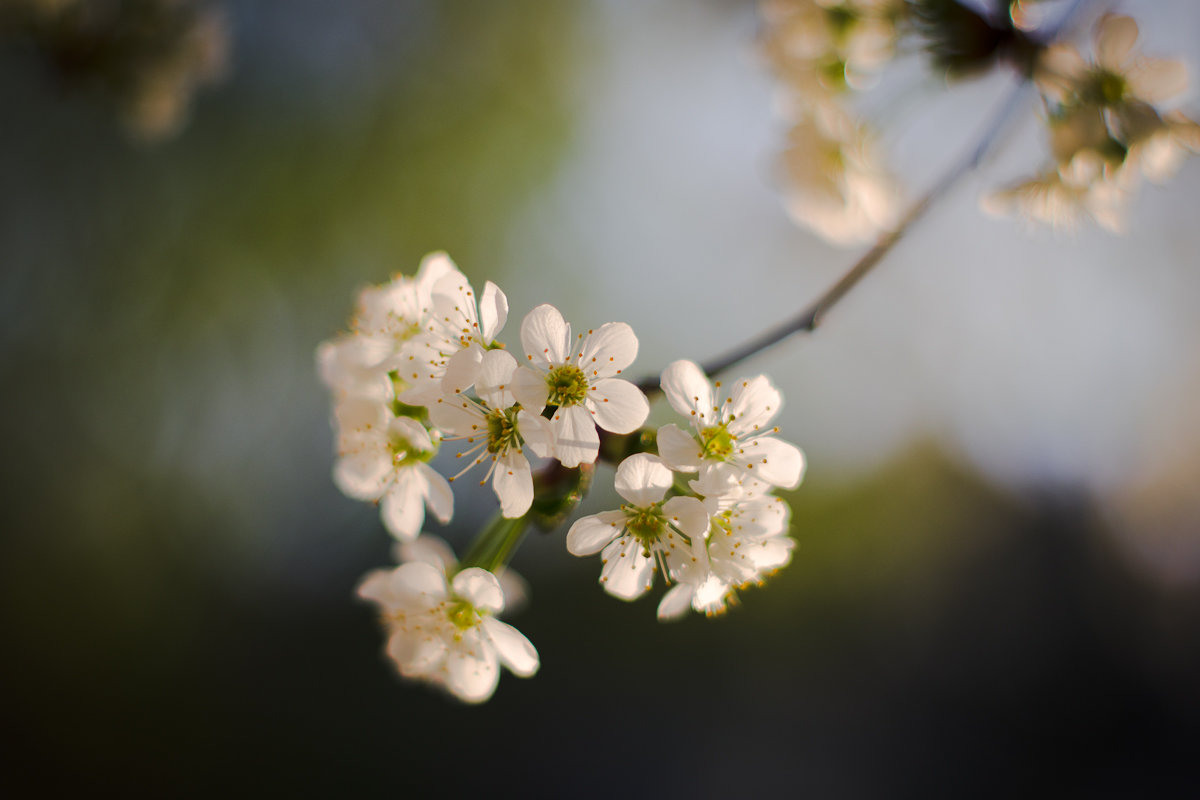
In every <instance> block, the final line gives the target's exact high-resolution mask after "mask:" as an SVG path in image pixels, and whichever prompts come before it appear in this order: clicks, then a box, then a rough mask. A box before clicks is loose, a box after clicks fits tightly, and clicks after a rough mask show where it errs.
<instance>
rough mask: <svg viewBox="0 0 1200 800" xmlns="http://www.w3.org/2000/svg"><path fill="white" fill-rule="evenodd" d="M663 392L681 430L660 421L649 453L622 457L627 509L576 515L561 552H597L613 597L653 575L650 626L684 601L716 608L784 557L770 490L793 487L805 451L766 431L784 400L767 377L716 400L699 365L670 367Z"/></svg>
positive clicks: (779, 513) (782, 524)
mask: <svg viewBox="0 0 1200 800" xmlns="http://www.w3.org/2000/svg"><path fill="white" fill-rule="evenodd" d="M662 389H663V393H664V394H665V395H666V397H667V400H668V402H670V404H671V407H672V408H674V409H675V411H677V412H678V413H680V414H682V415H683V416H684V417H685V418H686V420H687V429H684V428H680V427H679V426H678V425H675V424H670V425H664V426H663V427H661V428H659V429H658V435H657V442H658V452H659V455H657V456H654V455H650V454H647V453H638V454H635V455H632V456H630V457H628V458H626V459H625V460H624V461H622V462H621V463H620V465H619V466H618V467H617V475H616V490H617V493H618V494H619V495H621V497H622V498H623V499H624V500H625V501H626V502H625V503H624V504H623V505H622V506H621V508H620V509H617V510H614V511H605V512H602V513H600V514H594V515H591V516H587V517H583V518H582V519H580V520H578V521H577V522H576V523H575V524H574V525H572V526H571V530H570V531H569V532H568V533H567V549H568V550H570V551H571V552H572V553H573V554H575V555H577V556H587V555H592V554H593V553H600V556H601V560H602V562H603V565H604V566H603V568H602V570H601V574H600V582H601V583H602V584H603V585H604V588H605V590H606V591H607V592H608V593H609V594H611V595H613V596H615V597H619V598H621V599H623V600H635V599H637V598H638V597H641V596H642V595H643V594H645V593H646V592H647V591H648V590H649V589H650V588H651V587H652V586H653V584H654V576H655V575H656V574H658V573H660V572H661V573H662V575H663V577H664V579H665V580H667V581H673V582H675V586H674V587H673V588H671V589H670V590H669V591H668V592H667V593H666V595H665V596H664V597H663V599H662V602H661V603H660V604H659V607H658V616H659V618H660V619H673V618H675V617H678V616H680V615H681V614H683V613H685V612H686V611H687V609H688V607H689V606H690V607H691V608H693V609H695V610H696V611H699V612H702V613H705V614H714V613H719V612H721V611H724V610H725V608H726V606H727V604H728V603H729V602H730V601H731V600H732V599H733V598H734V597H735V594H734V593H735V591H736V590H737V589H739V588H741V587H744V586H746V585H748V584H754V583H761V582H762V580H763V579H764V577H765V576H766V575H767V574H769V573H771V572H773V571H775V570H777V569H779V568H780V567H782V566H784V565H786V564H787V563H788V561H789V560H790V559H791V550H792V545H793V541H792V539H790V538H789V537H788V536H787V531H788V517H789V513H790V512H789V509H788V506H787V504H786V503H785V502H784V501H783V500H781V499H780V498H778V497H774V496H772V495H771V491H772V490H773V489H774V488H776V487H780V488H785V489H793V488H795V487H796V486H798V485H799V484H800V479H801V477H802V476H803V474H804V456H803V454H802V453H801V452H800V450H799V448H797V447H796V446H795V445H792V444H789V443H788V442H785V441H783V440H782V439H779V438H778V437H777V436H776V434H777V433H778V432H779V429H778V428H776V427H768V426H770V423H771V420H773V419H774V418H775V415H776V414H778V413H779V409H780V406H781V405H782V402H783V398H782V397H781V395H780V393H779V390H778V389H776V388H775V387H774V386H773V385H772V384H771V381H770V379H768V378H767V377H766V376H765V375H759V376H757V377H755V378H750V379H746V380H741V381H737V382H736V383H735V384H734V387H733V391H732V392H731V393H730V394H729V396H728V397H725V398H724V399H722V398H721V397H720V396H719V395H715V394H714V391H713V390H714V386H713V385H712V384H710V383H709V381H708V378H706V377H705V375H704V372H703V371H702V370H701V369H700V367H698V366H697V365H696V364H694V363H692V362H691V361H676V362H675V363H673V364H671V365H670V366H668V367H667V368H666V370H665V371H664V372H663V375H662ZM716 389H718V390H720V389H721V384H720V383H719V382H718V383H717V384H716ZM692 473H695V474H696V478H695V479H691V480H688V479H687V476H689V475H690V474H692ZM668 495H670V497H668Z"/></svg>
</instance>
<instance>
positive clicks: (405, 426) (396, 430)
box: [388, 417, 433, 453]
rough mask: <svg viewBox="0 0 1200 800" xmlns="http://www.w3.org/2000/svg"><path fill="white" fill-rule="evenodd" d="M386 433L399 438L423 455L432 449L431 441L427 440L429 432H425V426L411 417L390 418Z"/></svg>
mask: <svg viewBox="0 0 1200 800" xmlns="http://www.w3.org/2000/svg"><path fill="white" fill-rule="evenodd" d="M388 433H389V434H390V435H392V436H399V437H400V438H402V439H404V440H405V441H406V442H408V443H409V445H411V446H412V447H414V448H415V449H417V450H420V451H421V452H423V453H428V452H429V451H430V450H432V449H433V440H432V439H431V438H429V431H427V430H425V426H424V425H422V424H421V423H419V422H417V421H416V420H415V419H413V418H412V417H394V418H392V421H391V422H390V423H389V424H388Z"/></svg>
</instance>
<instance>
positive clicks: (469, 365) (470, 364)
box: [441, 345, 483, 394]
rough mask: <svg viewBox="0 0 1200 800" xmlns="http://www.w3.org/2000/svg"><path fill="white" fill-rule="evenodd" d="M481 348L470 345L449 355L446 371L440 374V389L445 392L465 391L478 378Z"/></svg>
mask: <svg viewBox="0 0 1200 800" xmlns="http://www.w3.org/2000/svg"><path fill="white" fill-rule="evenodd" d="M482 359H483V349H482V348H480V347H478V346H476V345H471V346H470V347H467V348H464V349H462V350H459V351H458V352H457V353H455V354H454V355H452V356H450V361H449V362H447V364H446V373H445V374H444V375H442V387H441V388H442V391H443V392H445V393H446V394H457V393H459V392H465V391H466V390H467V389H469V388H470V387H471V386H473V385H474V384H475V381H477V380H478V379H479V362H480V361H481V360H482Z"/></svg>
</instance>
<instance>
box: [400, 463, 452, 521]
mask: <svg viewBox="0 0 1200 800" xmlns="http://www.w3.org/2000/svg"><path fill="white" fill-rule="evenodd" d="M410 469H416V470H420V471H421V477H423V478H424V479H425V503H426V504H427V505H428V506H429V510H430V511H432V512H433V514H434V516H436V517H437V518H438V522H441V523H442V524H443V525H445V524H446V523H447V522H449V521H450V518H451V517H452V516H454V492H453V491H451V489H450V484H449V482H448V481H447V480H446V479H445V478H444V477H442V475H441V473H439V472H438V471H437V470H435V469H434V468H433V467H431V466H429V465H428V464H425V463H420V464H417V465H416V466H414V467H410Z"/></svg>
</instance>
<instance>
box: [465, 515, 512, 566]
mask: <svg viewBox="0 0 1200 800" xmlns="http://www.w3.org/2000/svg"><path fill="white" fill-rule="evenodd" d="M528 529H529V518H528V517H517V518H516V519H507V518H505V517H499V516H498V517H495V518H494V519H493V520H492V521H491V522H490V523H489V524H488V526H487V527H486V528H484V529H483V532H482V533H480V534H479V536H478V537H477V538H476V539H475V542H474V544H472V545H471V549H470V550H468V551H467V555H466V556H465V557H464V558H463V560H462V564H460V565H459V568H460V569H467V568H468V567H480V568H481V569H486V570H487V571H488V572H495V571H496V570H497V569H499V568H500V567H503V566H505V565H506V564H508V561H509V559H510V558H512V555H513V553H514V552H515V551H516V549H517V546H518V545H519V544H520V543H521V539H523V538H524V537H525V532H526V531H527V530H528Z"/></svg>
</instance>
